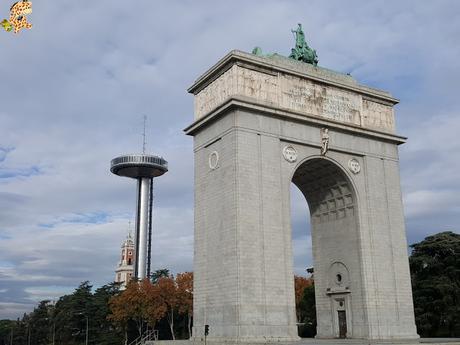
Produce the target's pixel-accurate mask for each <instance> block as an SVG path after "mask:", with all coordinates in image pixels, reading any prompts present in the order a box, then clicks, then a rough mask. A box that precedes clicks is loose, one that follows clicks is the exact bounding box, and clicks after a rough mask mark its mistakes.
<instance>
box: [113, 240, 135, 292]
mask: <svg viewBox="0 0 460 345" xmlns="http://www.w3.org/2000/svg"><path fill="white" fill-rule="evenodd" d="M134 255H135V253H134V241H133V238H132V235H131V232H129V233H128V236H126V239H125V240H124V242H123V244H122V245H121V257H120V262H119V263H118V267H117V269H116V270H115V282H116V283H121V287H122V288H125V287H126V285H127V284H128V282H129V281H130V280H131V279H132V277H133V273H134V257H135V256H134Z"/></svg>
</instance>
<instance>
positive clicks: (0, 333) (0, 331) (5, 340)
mask: <svg viewBox="0 0 460 345" xmlns="http://www.w3.org/2000/svg"><path fill="white" fill-rule="evenodd" d="M14 323H15V322H14V321H12V320H0V345H9V344H10V343H11V336H12V332H13V331H14Z"/></svg>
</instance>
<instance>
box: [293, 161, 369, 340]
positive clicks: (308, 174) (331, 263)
mask: <svg viewBox="0 0 460 345" xmlns="http://www.w3.org/2000/svg"><path fill="white" fill-rule="evenodd" d="M291 181H292V183H294V184H295V185H296V186H297V188H298V189H299V190H300V191H301V193H302V194H303V195H304V197H305V199H306V201H307V203H308V206H309V209H310V217H311V238H312V248H313V266H314V279H315V295H316V296H315V298H316V306H317V308H316V313H317V321H318V326H317V337H319V338H321V337H323V338H330V337H331V336H332V337H339V336H341V330H340V318H342V317H344V315H346V316H345V317H346V321H345V322H346V337H352V336H353V330H354V329H356V328H358V327H353V320H354V319H357V320H361V319H362V318H363V317H364V311H363V308H362V307H361V306H360V305H358V304H353V300H354V298H355V297H356V299H357V300H359V299H360V298H361V289H362V287H361V274H360V271H361V269H360V266H361V260H360V257H359V254H358V253H359V251H360V240H359V221H358V198H357V192H356V188H355V187H354V185H353V183H352V180H351V179H350V177H349V176H348V175H347V173H346V172H345V170H344V169H343V168H342V167H341V166H340V164H339V163H337V162H335V161H333V160H332V159H329V158H325V157H321V156H313V157H308V158H306V159H305V160H303V161H301V162H300V163H299V164H298V165H297V166H296V168H295V170H294V172H293V174H292V179H291ZM352 296H353V298H352ZM331 320H332V322H331ZM357 331H358V332H359V331H360V330H359V329H357ZM359 333H360V332H359Z"/></svg>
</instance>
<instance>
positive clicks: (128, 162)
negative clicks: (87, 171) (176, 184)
mask: <svg viewBox="0 0 460 345" xmlns="http://www.w3.org/2000/svg"><path fill="white" fill-rule="evenodd" d="M110 171H111V172H112V173H113V174H115V175H118V176H124V177H130V178H133V179H136V180H137V210H136V232H135V240H134V242H135V259H134V276H135V277H136V278H137V279H143V278H145V277H149V276H150V266H151V247H152V214H153V178H154V177H159V176H161V175H163V174H164V173H166V172H167V171H168V162H167V161H166V160H165V159H163V158H162V157H159V156H154V155H148V154H145V153H144V154H133V155H123V156H119V157H116V158H114V159H112V161H111V164H110Z"/></svg>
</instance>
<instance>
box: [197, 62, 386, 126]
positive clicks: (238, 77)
mask: <svg viewBox="0 0 460 345" xmlns="http://www.w3.org/2000/svg"><path fill="white" fill-rule="evenodd" d="M316 69H318V68H316ZM336 85H337V86H331V85H327V84H325V83H321V82H318V81H315V80H312V79H309V78H308V76H305V75H304V76H297V75H294V74H290V73H288V72H281V71H277V70H276V69H264V70H261V69H259V70H254V69H250V68H247V66H245V65H242V66H241V65H238V64H234V65H233V66H232V67H231V68H229V69H228V70H227V71H225V72H224V73H223V74H222V75H220V76H219V77H218V78H217V79H215V80H214V81H212V82H211V83H210V84H208V85H207V86H206V87H204V88H203V89H202V90H200V92H199V93H198V94H197V95H196V97H195V120H198V119H200V118H202V117H203V116H205V115H207V114H208V113H210V112H211V111H212V110H214V109H216V108H218V107H219V106H221V105H222V104H224V103H225V102H226V101H228V100H229V99H231V98H247V99H250V100H251V101H252V102H256V103H261V104H264V105H269V106H272V107H275V108H279V109H284V110H288V111H293V112H298V113H302V114H305V115H308V116H318V117H321V118H324V119H328V120H333V121H338V122H342V123H347V124H352V125H355V126H360V127H363V128H369V129H374V130H379V131H385V132H390V133H394V131H395V124H394V114H393V108H392V106H391V104H389V103H388V102H387V101H382V100H380V101H379V100H378V99H376V98H374V99H372V98H370V97H369V96H366V95H364V96H363V94H361V93H359V92H356V91H352V90H350V89H347V88H344V87H341V86H342V85H341V84H336Z"/></svg>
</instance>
